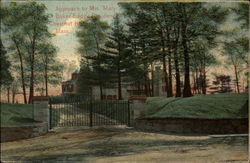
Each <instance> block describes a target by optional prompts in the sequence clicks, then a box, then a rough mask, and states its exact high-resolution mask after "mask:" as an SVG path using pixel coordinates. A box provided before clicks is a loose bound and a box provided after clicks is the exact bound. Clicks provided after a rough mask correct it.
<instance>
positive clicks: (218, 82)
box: [210, 74, 232, 93]
mask: <svg viewBox="0 0 250 163" xmlns="http://www.w3.org/2000/svg"><path fill="white" fill-rule="evenodd" d="M230 82H231V77H230V76H229V75H224V74H221V75H215V80H214V81H213V85H215V87H211V88H210V89H214V90H215V91H214V92H213V93H216V92H218V93H226V92H232V89H231V86H230ZM218 89H219V90H218Z"/></svg>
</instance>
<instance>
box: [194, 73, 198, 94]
mask: <svg viewBox="0 0 250 163" xmlns="http://www.w3.org/2000/svg"><path fill="white" fill-rule="evenodd" d="M193 81H194V88H193V94H196V92H197V84H196V77H195V72H193Z"/></svg>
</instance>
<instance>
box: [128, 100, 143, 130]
mask: <svg viewBox="0 0 250 163" xmlns="http://www.w3.org/2000/svg"><path fill="white" fill-rule="evenodd" d="M146 100H147V97H146V96H145V95H137V96H130V97H129V101H130V108H131V115H132V116H131V122H132V123H131V124H132V126H133V125H134V122H135V119H137V118H142V117H144V116H145V115H146V114H147V108H146Z"/></svg>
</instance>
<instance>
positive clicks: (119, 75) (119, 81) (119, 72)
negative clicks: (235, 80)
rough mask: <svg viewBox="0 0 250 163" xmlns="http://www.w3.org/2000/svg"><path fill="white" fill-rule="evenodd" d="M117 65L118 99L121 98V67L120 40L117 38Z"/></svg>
mask: <svg viewBox="0 0 250 163" xmlns="http://www.w3.org/2000/svg"><path fill="white" fill-rule="evenodd" d="M118 55H119V58H118V64H117V65H118V66H117V68H118V69H117V75H118V99H119V100H122V85H121V67H120V60H121V44H120V40H118Z"/></svg>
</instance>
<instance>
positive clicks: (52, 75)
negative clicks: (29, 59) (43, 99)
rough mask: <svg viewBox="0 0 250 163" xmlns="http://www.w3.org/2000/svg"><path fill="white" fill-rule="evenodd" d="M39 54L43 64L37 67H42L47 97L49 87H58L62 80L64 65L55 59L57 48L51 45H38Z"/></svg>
mask: <svg viewBox="0 0 250 163" xmlns="http://www.w3.org/2000/svg"><path fill="white" fill-rule="evenodd" d="M38 49H39V50H38V52H39V54H41V55H40V56H39V57H40V58H41V60H40V61H41V62H40V63H39V64H38V65H37V67H39V66H40V67H41V69H42V76H43V80H42V81H44V82H43V83H44V85H45V96H48V95H49V90H48V85H49V84H52V85H57V84H59V83H60V81H61V80H62V71H63V64H62V63H60V62H59V61H57V60H56V59H55V57H56V48H55V47H54V46H53V45H52V44H50V43H42V44H39V45H38Z"/></svg>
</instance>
